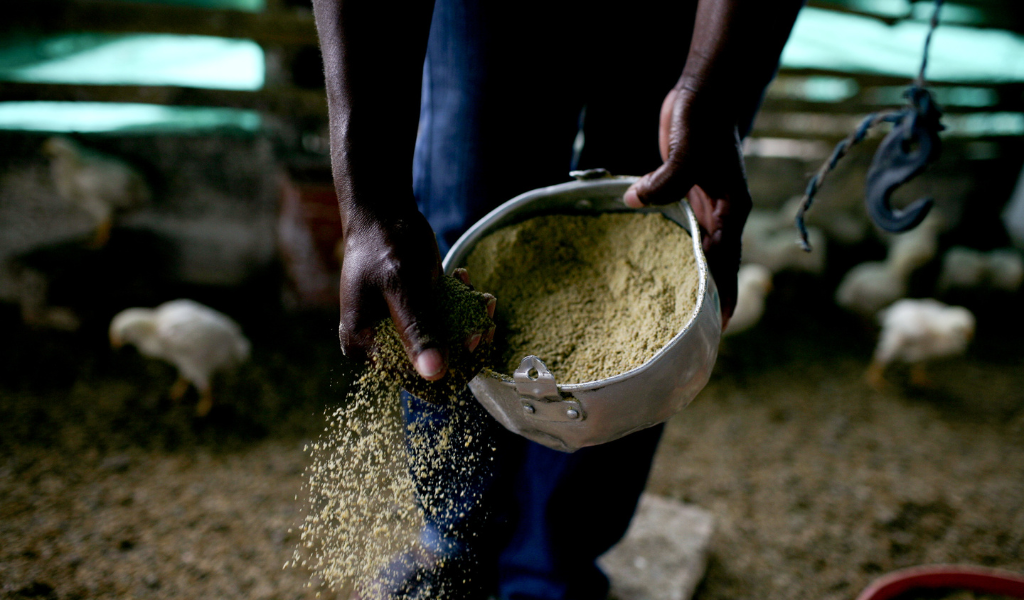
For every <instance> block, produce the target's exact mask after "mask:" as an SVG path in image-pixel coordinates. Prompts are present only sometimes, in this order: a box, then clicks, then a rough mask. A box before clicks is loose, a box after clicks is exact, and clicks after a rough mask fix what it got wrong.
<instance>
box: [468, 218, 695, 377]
mask: <svg viewBox="0 0 1024 600" xmlns="http://www.w3.org/2000/svg"><path fill="white" fill-rule="evenodd" d="M466 266H467V267H468V269H469V272H470V273H472V274H473V278H474V280H475V281H476V282H477V283H478V284H479V285H480V286H481V288H482V289H486V290H487V291H489V292H491V293H492V294H494V295H495V296H497V298H498V305H497V312H496V313H495V322H496V323H497V327H498V334H497V337H496V338H495V339H496V340H497V342H498V344H497V346H498V348H497V351H498V356H499V357H498V358H497V360H496V362H495V364H494V366H493V369H494V370H495V371H498V372H501V373H504V374H505V375H509V374H511V373H512V372H513V371H515V369H516V368H517V367H518V366H519V363H520V361H521V360H522V359H523V357H525V356H528V355H530V354H533V355H536V356H537V357H539V358H540V359H541V360H542V361H544V364H545V365H547V367H548V369H550V370H551V372H552V373H554V375H555V380H556V381H558V382H559V383H583V382H588V381H595V380H598V379H606V378H608V377H612V376H615V375H618V374H621V373H625V372H626V371H629V370H630V369H633V368H636V367H639V366H640V365H642V364H644V363H645V362H647V361H648V360H650V359H651V358H652V357H653V356H654V355H655V354H656V353H657V352H658V350H660V349H661V348H662V347H664V346H665V344H667V343H668V342H669V340H671V339H672V338H673V337H674V336H675V335H676V334H677V333H679V332H680V331H681V330H682V329H683V327H684V326H685V325H686V324H687V323H688V322H689V321H690V319H691V318H692V316H693V311H694V307H695V306H696V303H697V292H698V289H699V284H700V274H699V272H698V270H697V261H696V257H695V256H694V253H693V249H692V242H691V239H690V236H689V234H688V233H687V232H686V230H685V229H683V228H681V227H680V226H679V225H677V224H676V223H673V222H672V221H670V220H669V219H667V218H665V217H664V216H662V215H661V214H656V213H636V212H616V213H604V214H601V215H596V216H587V215H546V216H540V217H535V218H532V219H529V220H527V221H524V222H522V223H518V224H516V225H512V226H509V227H505V228H502V229H500V230H498V231H496V232H494V233H492V234H491V235H489V236H487V237H485V238H484V239H483V240H481V241H480V242H479V243H478V244H477V245H476V247H475V248H474V249H473V252H472V253H471V254H470V256H469V260H468V262H467V265H466Z"/></svg>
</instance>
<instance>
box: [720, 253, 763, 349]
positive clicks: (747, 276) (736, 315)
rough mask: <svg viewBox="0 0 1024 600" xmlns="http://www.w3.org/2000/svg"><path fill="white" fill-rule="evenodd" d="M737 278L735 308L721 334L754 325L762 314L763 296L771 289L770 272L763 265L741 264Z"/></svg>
mask: <svg viewBox="0 0 1024 600" xmlns="http://www.w3.org/2000/svg"><path fill="white" fill-rule="evenodd" d="M737 279H738V280H739V281H738V294H737V297H736V309H735V310H734V311H733V313H732V318H731V319H729V325H728V326H727V327H726V328H725V331H724V332H723V335H734V334H737V333H739V332H741V331H746V330H747V329H750V328H751V327H753V326H754V325H756V324H757V322H758V321H760V320H761V315H763V314H764V300H765V297H766V296H768V292H770V291H771V289H772V272H771V271H770V270H768V267H765V266H763V265H753V264H750V265H743V266H742V267H740V272H739V275H738V276H737Z"/></svg>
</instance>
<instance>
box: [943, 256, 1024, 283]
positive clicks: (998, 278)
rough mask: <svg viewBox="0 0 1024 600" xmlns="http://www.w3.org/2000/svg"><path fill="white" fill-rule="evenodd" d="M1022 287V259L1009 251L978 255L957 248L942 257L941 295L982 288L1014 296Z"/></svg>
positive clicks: (1023, 278)
mask: <svg viewBox="0 0 1024 600" xmlns="http://www.w3.org/2000/svg"><path fill="white" fill-rule="evenodd" d="M1021 283H1024V259H1021V256H1020V253H1018V252H1017V251H1016V250H1013V249H1012V248H1005V249H1002V250H993V251H991V252H981V251H979V250H974V249H971V248H964V247H962V246H957V247H954V248H950V249H949V251H947V252H946V255H945V256H943V257H942V274H941V275H939V283H938V287H939V290H940V291H948V290H951V289H974V288H985V289H992V290H1002V291H1006V292H1016V291H1017V290H1018V289H1019V288H1020V286H1021Z"/></svg>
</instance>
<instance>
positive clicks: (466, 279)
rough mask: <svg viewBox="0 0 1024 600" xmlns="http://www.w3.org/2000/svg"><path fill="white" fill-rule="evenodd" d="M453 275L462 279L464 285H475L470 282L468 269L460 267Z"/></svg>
mask: <svg viewBox="0 0 1024 600" xmlns="http://www.w3.org/2000/svg"><path fill="white" fill-rule="evenodd" d="M452 276H454V277H455V278H456V279H458V280H459V281H461V282H462V283H463V284H464V285H466V286H468V287H470V288H472V287H473V284H471V283H470V282H469V271H467V270H466V269H463V268H462V267H459V268H458V269H455V270H454V271H452Z"/></svg>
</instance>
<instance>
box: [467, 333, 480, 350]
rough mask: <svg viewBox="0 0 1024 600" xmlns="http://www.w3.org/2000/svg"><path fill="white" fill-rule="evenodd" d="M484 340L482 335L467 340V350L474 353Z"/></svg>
mask: <svg viewBox="0 0 1024 600" xmlns="http://www.w3.org/2000/svg"><path fill="white" fill-rule="evenodd" d="M482 339H483V334H482V333H474V334H473V335H471V336H469V338H467V339H466V350H469V351H470V352H473V351H474V350H476V348H477V346H479V345H480V341H481V340H482Z"/></svg>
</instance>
